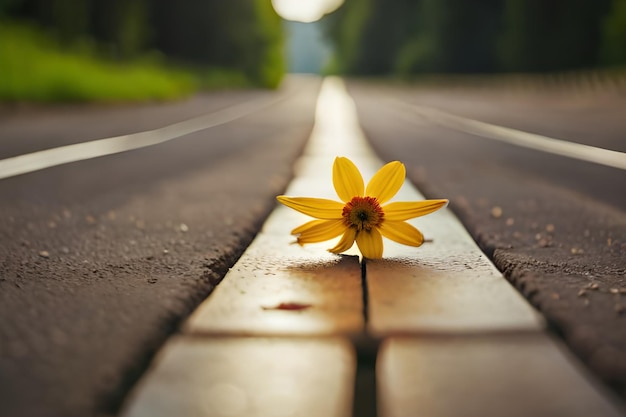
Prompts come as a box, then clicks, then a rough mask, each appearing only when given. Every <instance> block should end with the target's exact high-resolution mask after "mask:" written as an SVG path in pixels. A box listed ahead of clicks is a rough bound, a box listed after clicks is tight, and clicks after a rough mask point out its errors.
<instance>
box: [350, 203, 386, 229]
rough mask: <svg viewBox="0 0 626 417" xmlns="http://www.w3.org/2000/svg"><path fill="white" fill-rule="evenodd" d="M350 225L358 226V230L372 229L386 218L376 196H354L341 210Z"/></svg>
mask: <svg viewBox="0 0 626 417" xmlns="http://www.w3.org/2000/svg"><path fill="white" fill-rule="evenodd" d="M341 215H342V216H343V219H344V222H345V223H346V226H348V227H356V229H357V230H358V231H361V230H368V231H369V230H372V228H373V227H378V226H380V224H381V223H382V222H383V219H384V218H385V213H384V212H383V208H382V207H381V206H380V204H378V200H377V199H375V198H374V197H354V198H352V200H350V201H349V202H348V203H347V204H346V205H345V206H344V207H343V211H342V212H341Z"/></svg>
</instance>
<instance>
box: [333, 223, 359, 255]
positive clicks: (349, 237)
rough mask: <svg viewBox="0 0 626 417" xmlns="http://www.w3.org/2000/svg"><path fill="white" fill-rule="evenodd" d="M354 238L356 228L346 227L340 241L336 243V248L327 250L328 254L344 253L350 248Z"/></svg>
mask: <svg viewBox="0 0 626 417" xmlns="http://www.w3.org/2000/svg"><path fill="white" fill-rule="evenodd" d="M355 237H356V228H354V227H348V228H347V229H346V232H345V233H344V234H343V236H341V240H339V243H337V246H335V247H334V248H331V249H328V252H332V253H341V252H345V251H347V250H348V249H350V248H351V247H352V245H353V244H354V239H355Z"/></svg>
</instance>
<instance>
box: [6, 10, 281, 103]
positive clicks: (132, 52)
mask: <svg viewBox="0 0 626 417" xmlns="http://www.w3.org/2000/svg"><path fill="white" fill-rule="evenodd" d="M283 42H284V39H283V30H282V23H281V19H280V18H279V17H278V15H277V14H276V13H275V12H274V10H273V8H272V5H271V3H270V1H269V0H228V1H224V0H178V1H172V0H0V99H2V98H3V97H4V99H5V100H6V99H11V97H13V98H14V99H20V98H21V99H26V100H29V99H31V100H47V99H49V100H57V99H61V100H62V99H66V100H73V99H74V100H82V99H89V98H91V97H92V98H94V99H112V100H129V99H141V98H170V97H176V96H180V95H184V94H186V93H189V92H191V91H194V90H195V89H198V88H202V87H220V86H221V87H239V86H262V87H276V86H277V85H278V84H279V83H280V80H281V78H282V76H283V74H284V72H285V66H286V64H285V58H284V54H283Z"/></svg>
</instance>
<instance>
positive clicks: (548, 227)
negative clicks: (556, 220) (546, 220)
mask: <svg viewBox="0 0 626 417" xmlns="http://www.w3.org/2000/svg"><path fill="white" fill-rule="evenodd" d="M546 232H548V233H554V225H553V224H552V223H550V224H548V225H546Z"/></svg>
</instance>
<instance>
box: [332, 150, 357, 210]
mask: <svg viewBox="0 0 626 417" xmlns="http://www.w3.org/2000/svg"><path fill="white" fill-rule="evenodd" d="M333 185H334V186H335V191H337V195H338V196H339V198H340V199H341V200H342V201H344V202H346V203H347V202H348V201H350V200H352V197H356V196H359V197H362V196H363V188H364V185H363V177H362V176H361V173H360V172H359V169H358V168H357V167H356V165H354V163H353V162H352V161H351V160H349V159H348V158H344V157H337V158H335V163H334V164H333Z"/></svg>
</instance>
